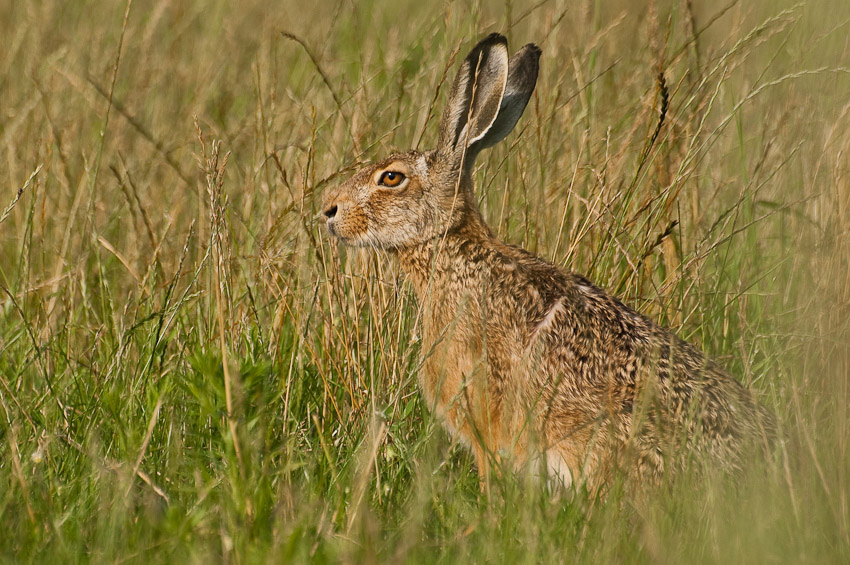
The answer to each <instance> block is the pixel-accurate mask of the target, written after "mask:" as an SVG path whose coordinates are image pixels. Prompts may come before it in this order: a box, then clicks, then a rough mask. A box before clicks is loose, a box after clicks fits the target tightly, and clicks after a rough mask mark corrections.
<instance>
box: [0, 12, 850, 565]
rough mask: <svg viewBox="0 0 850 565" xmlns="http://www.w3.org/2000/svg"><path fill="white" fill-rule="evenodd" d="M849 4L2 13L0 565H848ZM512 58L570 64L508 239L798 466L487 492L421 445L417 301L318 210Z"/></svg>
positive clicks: (516, 192)
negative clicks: (684, 345) (572, 279)
mask: <svg viewBox="0 0 850 565" xmlns="http://www.w3.org/2000/svg"><path fill="white" fill-rule="evenodd" d="M845 4H846V3H842V2H834V3H833V4H831V5H830V4H829V3H827V2H815V1H811V2H804V3H802V4H797V5H791V4H788V5H779V3H773V2H765V1H756V2H747V3H740V2H734V1H733V2H731V4H729V5H728V6H725V7H724V6H719V5H715V4H714V3H710V2H691V1H686V2H655V3H650V4H649V9H648V10H647V9H644V8H641V9H636V8H633V7H632V6H631V3H629V2H613V3H609V2H606V3H602V2H586V3H580V4H572V3H562V2H542V3H539V4H537V3H534V4H532V3H527V4H526V3H519V2H511V1H507V2H504V3H483V2H479V3H474V4H472V5H471V7H468V6H464V5H460V4H457V3H451V2H447V3H444V4H440V5H432V4H430V3H425V2H407V1H401V2H396V3H393V2H381V1H379V0H367V1H365V2H357V3H346V2H339V3H320V4H317V5H309V6H306V5H304V4H303V3H294V2H293V3H284V4H283V5H278V4H275V5H274V6H270V5H269V4H268V3H261V2H255V1H253V0H251V1H245V2H240V3H239V7H238V8H237V7H236V6H235V4H233V5H232V4H231V3H229V2H223V1H212V2H204V3H201V2H198V3H177V4H173V3H168V2H154V1H142V0H136V1H135V2H132V3H129V2H128V3H127V4H121V3H108V2H100V3H91V4H83V3H73V2H54V1H49V0H45V1H41V2H14V3H11V2H7V3H3V4H0V36H3V37H5V38H6V42H5V44H6V48H5V49H3V50H2V51H0V69H2V72H0V100H2V101H3V102H2V105H0V112H2V117H0V138H2V143H0V151H2V158H0V176H2V178H3V186H4V187H5V188H4V189H3V191H2V195H0V206H2V207H3V208H2V209H3V212H2V214H0V312H1V313H2V314H0V420H2V425H0V516H2V523H3V524H4V526H5V529H6V532H4V535H3V536H0V556H2V559H3V560H4V561H9V562H27V561H30V562H32V561H35V562H77V561H97V562H106V561H109V562H126V561H129V562H143V561H150V560H153V561H156V562H172V561H189V562H202V561H209V560H213V561H217V562H218V561H221V562H268V561H271V562H275V561H286V562H289V561H319V562H321V561H346V562H362V561H402V560H403V561H413V562H416V561H425V562H433V561H442V562H456V561H461V560H464V561H479V562H483V561H504V562H539V561H556V562H565V561H568V562H573V561H575V562H605V561H609V562H628V563H631V562H634V563H645V562H670V563H676V562H683V561H688V562H722V563H727V562H756V561H758V562H812V563H827V562H834V563H838V562H847V561H848V560H850V509H848V497H850V451H849V450H848V447H850V415H848V400H850V378H848V376H849V375H850V348H848V345H847V344H848V342H850V282H848V281H849V280H850V279H848V277H847V273H848V272H850V245H848V243H850V184H848V178H850V177H848V165H847V163H848V160H847V156H848V154H850V133H848V132H850V106H848V100H850V74H848V68H847V61H850V46H848V44H847V41H846V37H847V33H848V27H850V9H848V7H847V6H846V5H845ZM494 30H501V31H503V32H506V33H507V34H508V35H509V38H510V40H511V42H512V46H513V47H514V48H517V47H519V46H520V45H521V44H522V43H524V42H528V41H534V42H537V43H539V44H540V45H541V46H542V48H543V59H542V63H541V65H542V67H541V69H542V70H541V77H540V81H539V84H538V89H537V91H536V93H535V96H534V97H533V98H532V101H531V103H530V104H529V108H528V110H527V112H526V115H525V116H524V117H523V119H522V121H521V122H520V125H519V126H518V128H517V132H515V133H513V134H512V135H511V136H510V137H509V138H508V139H507V140H506V141H505V142H504V143H503V144H501V145H500V146H498V147H495V148H494V149H493V150H491V151H490V152H489V153H488V154H487V155H485V156H482V159H481V166H480V167H479V170H478V172H477V182H478V190H479V191H478V194H479V195H480V199H481V206H482V209H483V211H484V214H485V217H486V218H487V219H488V221H489V222H490V223H491V225H493V226H494V228H495V229H496V230H497V231H498V233H499V234H500V235H501V236H502V237H503V238H504V239H506V240H508V241H511V242H513V243H517V244H522V245H523V246H525V247H527V248H529V249H531V250H532V251H534V252H536V253H538V254H540V255H543V256H545V257H547V258H552V259H553V260H555V261H556V262H558V263H559V264H561V265H564V266H565V267H567V268H572V269H575V270H577V271H580V272H583V273H585V274H587V275H589V276H590V277H591V278H592V279H593V280H594V281H596V282H597V283H599V284H600V285H602V286H603V287H605V288H607V289H608V290H610V291H612V292H615V293H616V294H617V295H618V296H620V297H621V298H623V299H624V300H625V301H626V302H628V303H630V304H632V305H634V306H635V307H637V308H638V309H640V310H641V311H643V312H645V313H647V314H649V315H651V316H653V317H654V318H655V319H657V320H659V321H660V322H661V323H663V324H666V325H668V326H670V327H673V328H674V329H675V330H676V331H677V332H678V333H680V335H682V336H683V337H685V338H687V339H689V340H690V341H692V342H695V343H697V344H699V345H700V346H701V347H703V348H704V349H705V350H706V351H707V352H709V353H710V354H711V355H712V356H713V357H715V358H717V359H718V360H720V361H721V362H722V363H723V364H724V365H725V366H727V367H728V368H729V369H730V371H732V372H733V373H734V374H735V375H737V376H739V377H740V378H741V380H742V381H744V382H745V383H746V384H747V385H748V386H749V387H750V388H751V389H753V390H754V392H755V394H756V395H757V396H758V397H759V399H760V400H761V402H763V403H764V404H765V405H766V406H768V407H770V408H771V409H772V410H774V411H775V412H776V413H777V415H778V418H779V421H780V425H781V427H782V429H783V433H784V436H785V438H786V440H785V442H784V444H783V445H782V446H781V448H780V449H779V452H778V453H777V456H776V458H775V460H769V461H758V462H756V463H754V464H753V467H752V468H751V469H748V470H747V472H746V473H744V474H743V475H742V476H738V477H704V476H702V477H700V476H685V477H680V478H679V479H678V480H676V481H675V482H671V483H670V484H669V485H666V486H665V487H664V488H662V489H661V490H659V491H658V492H654V493H652V494H651V495H647V496H635V495H634V493H631V492H628V491H627V490H626V489H625V488H624V487H622V486H620V485H614V486H613V487H612V489H611V491H610V492H609V493H608V495H607V496H605V497H603V498H594V497H591V496H589V495H588V494H587V493H584V492H581V491H579V492H571V493H555V494H552V493H549V492H547V491H546V490H545V488H543V487H541V486H540V485H535V484H533V483H530V482H529V481H528V480H527V479H526V478H525V477H522V476H513V475H507V476H504V477H502V478H501V479H499V480H498V481H496V483H495V485H494V490H493V492H492V493H491V495H490V497H487V496H484V495H482V494H480V493H479V490H478V483H477V476H476V473H475V470H474V467H473V464H472V459H471V457H470V456H469V454H467V453H466V452H465V451H464V450H463V449H461V448H459V447H458V446H454V445H452V444H451V443H450V441H449V440H448V438H447V437H446V435H445V433H444V432H443V431H442V430H441V428H440V426H439V424H438V423H436V422H434V421H433V420H432V418H431V417H430V416H429V415H428V414H427V412H426V410H425V407H424V406H423V405H422V403H421V401H420V399H419V396H418V394H417V392H416V371H417V367H418V366H419V363H420V351H419V349H418V337H417V319H416V312H417V310H416V303H415V300H414V298H413V296H412V293H411V290H410V288H409V287H408V285H407V284H406V282H405V279H404V276H403V275H402V274H401V273H400V272H399V270H398V267H397V265H396V263H395V262H394V260H393V259H392V258H391V257H388V256H386V255H376V254H374V253H371V252H360V251H353V250H350V249H343V248H337V247H336V245H335V244H334V243H333V242H332V241H330V240H329V238H328V236H327V234H326V233H325V232H324V231H323V230H322V226H321V225H320V223H319V222H317V219H316V215H317V212H318V206H319V203H320V199H321V192H322V191H323V190H324V189H325V188H327V187H329V186H333V185H334V184H335V183H336V182H339V181H340V180H341V179H342V178H344V177H345V176H346V175H347V174H349V173H350V170H351V168H352V167H355V166H356V164H357V163H358V162H359V161H363V160H366V159H369V158H377V157H380V156H381V155H382V154H384V153H386V152H387V151H389V150H390V149H391V148H392V147H395V146H398V147H402V148H405V147H410V146H413V145H417V144H421V146H423V147H427V146H428V145H429V144H431V143H433V142H434V140H435V138H436V123H435V122H436V119H437V118H438V117H439V112H440V111H441V108H442V107H441V105H440V104H441V103H442V101H443V100H444V99H445V96H446V85H445V83H444V77H445V72H446V61H448V60H449V58H450V56H451V54H452V53H453V52H454V51H455V50H456V49H457V48H460V49H461V51H463V50H464V49H467V48H468V47H469V46H470V45H471V43H472V42H473V41H474V40H475V39H477V38H478V37H480V36H482V35H484V34H485V33H487V32H489V31H494ZM283 32H286V33H287V34H289V35H286V34H284V33H283ZM461 55H462V52H461ZM454 69H455V67H451V68H450V69H449V71H448V72H449V73H452V72H453V71H454ZM659 70H663V77H664V84H665V87H664V88H663V89H662V87H661V83H660V81H659V79H658V74H659ZM439 84H442V85H443V88H441V89H440V91H439V93H438V95H437V97H436V98H435V94H434V89H435V87H436V85H439ZM664 90H666V92H667V97H668V99H669V107H668V108H667V109H666V112H665V114H666V115H665V117H664V120H663V123H661V125H660V127H659V115H660V110H661V105H662V99H663V98H664V96H663V92H664ZM656 131H657V133H656ZM653 137H654V140H653ZM339 171H342V172H339ZM7 203H8V207H7Z"/></svg>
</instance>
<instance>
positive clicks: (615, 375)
mask: <svg viewBox="0 0 850 565" xmlns="http://www.w3.org/2000/svg"><path fill="white" fill-rule="evenodd" d="M539 58H540V50H539V49H538V48H537V47H536V46H535V45H531V44H530V45H526V46H525V47H523V48H522V49H520V50H519V51H518V52H517V53H516V54H514V55H513V56H512V57H509V56H508V48H507V41H506V40H505V38H504V37H502V36H501V35H498V34H492V35H490V36H488V37H486V38H485V39H483V40H482V41H481V42H479V43H478V44H477V45H476V46H475V47H474V48H473V49H472V51H471V52H470V53H469V55H468V56H467V57H466V59H465V60H464V61H463V64H462V65H461V68H460V70H459V72H458V75H457V78H456V79H455V81H454V84H453V86H452V90H451V94H450V96H449V102H448V106H447V107H446V109H445V111H444V112H443V117H442V122H441V124H440V136H439V142H438V145H437V148H436V149H434V150H431V151H425V152H419V151H410V152H408V153H399V154H394V155H390V156H389V157H387V158H386V159H384V160H383V161H381V162H379V163H377V164H374V165H372V166H369V167H367V168H365V169H363V170H361V171H360V172H358V173H357V174H355V175H354V177H352V178H351V179H350V180H348V181H347V182H345V183H344V184H342V185H341V186H339V187H337V188H334V189H333V190H330V191H329V192H328V193H327V194H326V195H325V199H324V205H323V212H324V216H325V217H326V219H327V227H328V230H329V231H330V233H331V234H333V235H334V236H336V237H338V238H339V239H340V240H342V241H343V242H345V243H346V244H349V245H354V246H371V247H379V248H383V249H387V250H391V251H393V252H395V254H396V255H397V256H398V258H399V261H400V263H401V266H402V268H403V270H404V271H405V272H406V273H407V275H408V277H409V279H410V281H411V283H412V284H413V288H414V289H415V292H416V295H417V298H418V299H419V301H420V303H421V307H422V311H423V322H422V324H423V328H422V335H423V343H422V352H423V354H424V355H426V357H425V359H424V360H423V366H422V370H421V373H420V384H421V386H422V392H423V394H424V396H425V400H426V402H427V404H428V406H429V407H430V408H431V409H432V410H433V411H434V412H435V413H436V414H437V416H438V418H440V420H441V421H442V422H443V423H444V425H445V427H446V428H447V429H448V430H449V432H450V433H452V434H456V435H457V436H458V437H459V439H460V440H461V441H462V442H463V443H464V444H466V445H467V446H468V447H470V448H471V449H473V451H474V453H475V456H476V462H477V465H478V470H479V473H481V475H482V477H485V478H486V476H487V473H488V469H489V466H490V464H491V463H492V461H493V460H494V458H496V457H504V456H506V455H507V456H509V459H508V460H509V461H510V462H511V463H510V464H511V465H512V466H516V467H519V466H524V465H528V466H530V467H531V468H532V469H534V470H536V471H537V472H545V473H546V474H547V475H548V476H549V477H553V478H556V479H558V480H560V481H562V482H564V483H566V484H570V483H571V482H573V481H576V480H582V481H590V482H591V483H592V484H603V483H604V482H605V479H606V478H607V476H608V475H609V472H610V471H611V469H612V468H614V467H616V466H619V465H624V466H626V469H627V470H628V471H629V472H630V473H632V474H634V476H637V477H641V478H649V479H652V478H657V477H659V476H660V475H661V474H662V473H663V472H664V470H665V469H674V468H678V467H681V466H682V465H683V464H684V463H685V459H686V454H705V455H706V456H707V459H708V460H709V461H711V463H712V464H719V465H722V466H726V467H733V468H734V467H737V466H739V465H740V464H741V459H742V456H743V454H744V452H745V450H746V448H747V446H748V445H753V444H759V443H764V442H767V441H769V438H770V437H771V436H772V435H773V433H774V431H773V427H774V424H773V418H772V416H771V415H770V414H769V413H768V412H767V411H766V410H765V409H764V408H762V407H761V406H760V405H759V404H758V403H757V402H756V401H755V400H754V399H753V398H752V396H751V395H750V394H749V393H748V392H747V391H746V390H745V389H744V388H743V387H742V386H741V385H740V384H739V383H738V382H737V381H736V380H735V379H734V378H732V377H731V376H729V375H728V374H727V373H726V372H725V371H724V370H723V369H721V368H720V367H719V366H718V365H716V364H715V363H714V362H712V361H711V360H709V359H707V358H706V357H705V356H704V355H703V353H702V352H700V351H699V350H698V349H697V348H696V347H694V346H692V345H690V344H689V343H686V342H684V341H682V340H681V339H679V338H677V337H676V336H674V335H673V334H671V333H670V332H669V331H668V330H666V329H664V328H661V327H659V326H657V325H656V324H654V323H653V322H652V321H650V320H649V319H648V318H646V317H645V316H642V315H641V314H638V313H637V312H635V311H634V310H632V309H631V308H629V307H628V306H625V305H624V304H622V303H621V302H620V301H618V300H617V299H615V298H612V297H611V296H609V295H608V294H606V293H605V292H604V291H602V290H601V289H599V288H598V287H596V286H595V285H593V284H592V283H590V282H589V281H588V280H587V279H585V278H584V277H582V276H580V275H578V274H574V273H570V272H564V271H562V270H561V269H559V268H558V267H556V266H554V265H552V264H551V263H549V262H547V261H545V260H543V259H540V258H538V257H535V256H534V255H532V254H530V253H529V252H527V251H525V250H523V249H521V248H519V247H516V246H513V245H509V244H506V243H503V242H502V241H499V240H498V239H497V238H496V237H495V235H494V234H493V232H492V231H491V230H490V229H489V228H488V227H487V225H486V224H485V222H484V220H483V218H482V217H481V214H480V213H479V211H478V206H477V204H476V199H475V195H474V192H473V184H472V175H471V171H472V167H473V163H474V162H475V158H476V156H477V155H478V153H479V152H480V151H481V150H482V149H484V148H486V147H489V146H491V145H493V144H495V143H497V142H499V141H500V140H502V139H503V138H504V137H505V136H506V135H507V134H508V133H510V131H511V130H512V129H513V127H514V126H515V125H516V123H517V121H518V120H519V118H520V116H521V115H522V113H523V110H524V109H525V106H526V104H527V103H528V100H529V98H530V97H531V94H532V92H533V91H534V86H535V83H536V82H537V71H538V60H539Z"/></svg>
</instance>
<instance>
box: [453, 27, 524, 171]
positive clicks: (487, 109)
mask: <svg viewBox="0 0 850 565" xmlns="http://www.w3.org/2000/svg"><path fill="white" fill-rule="evenodd" d="M507 81H508V42H507V40H506V39H505V38H504V36H502V35H499V34H498V33H492V34H490V35H488V36H487V37H485V38H484V39H482V40H481V41H479V42H478V44H477V45H476V46H475V47H473V48H472V51H470V53H469V55H467V56H466V59H464V61H463V64H462V65H461V67H460V70H459V71H458V73H457V77H456V78H455V81H454V85H453V86H452V91H451V94H450V95H449V102H448V105H447V106H446V109H445V111H444V112H443V119H442V122H441V123H440V141H439V145H438V146H437V151H438V152H439V154H440V155H441V156H442V157H443V158H447V159H450V160H452V161H456V162H454V163H453V164H455V165H459V164H460V161H461V160H462V159H464V157H463V155H464V148H465V147H468V148H472V147H474V146H475V144H476V142H478V141H480V140H481V139H482V138H483V137H484V136H485V135H486V134H487V132H488V130H490V128H491V127H492V126H493V123H494V122H495V121H496V117H497V116H498V114H499V107H500V106H501V104H502V98H503V95H504V93H505V85H506V84H507ZM470 157H471V159H470ZM474 160H475V154H474V153H472V152H470V151H468V149H467V151H466V158H465V162H466V163H469V165H467V166H465V167H464V168H467V167H468V166H471V162H472V161H474Z"/></svg>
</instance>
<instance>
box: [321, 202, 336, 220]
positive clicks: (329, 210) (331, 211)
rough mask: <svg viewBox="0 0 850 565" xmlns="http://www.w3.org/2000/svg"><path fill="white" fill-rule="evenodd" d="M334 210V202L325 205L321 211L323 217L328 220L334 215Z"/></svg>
mask: <svg viewBox="0 0 850 565" xmlns="http://www.w3.org/2000/svg"><path fill="white" fill-rule="evenodd" d="M336 211H337V206H336V204H329V205H328V206H326V207H325V209H324V210H322V213H323V214H324V215H325V218H327V219H329V220H330V219H331V218H333V217H334V216H336Z"/></svg>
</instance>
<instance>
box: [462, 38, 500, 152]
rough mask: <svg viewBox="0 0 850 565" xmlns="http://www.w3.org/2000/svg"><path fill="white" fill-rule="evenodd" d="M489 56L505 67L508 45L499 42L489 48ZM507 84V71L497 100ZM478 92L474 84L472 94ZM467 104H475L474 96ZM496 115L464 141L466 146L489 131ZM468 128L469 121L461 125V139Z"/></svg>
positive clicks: (497, 115) (471, 105) (482, 137)
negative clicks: (485, 125)
mask: <svg viewBox="0 0 850 565" xmlns="http://www.w3.org/2000/svg"><path fill="white" fill-rule="evenodd" d="M489 56H490V57H495V58H496V61H495V62H496V64H498V65H500V66H504V68H505V69H507V68H508V47H507V45H504V44H500V45H498V46H495V47H494V48H493V49H491V50H490V54H489ZM507 86H508V81H507V73H506V74H505V82H504V84H503V85H502V88H501V92H500V93H499V100H500V101H501V100H503V99H504V97H505V89H506V88H507ZM478 92H479V89H478V85H475V89H474V94H477V93H478ZM500 105H501V103H500ZM469 106H470V108H473V107H474V106H475V99H474V98H473V100H471V101H470V105H469ZM474 117H475V116H470V118H474ZM498 117H499V114H498V112H496V113H495V114H493V118H492V119H491V120H490V123H489V124H487V127H486V128H484V130H483V131H482V132H481V133H479V134H478V135H476V136H475V137H473V138H472V139H470V140H468V141H467V143H466V146H467V147H469V146H470V145H472V144H473V143H475V142H477V141H480V140H482V139H484V137H485V136H486V135H487V132H489V131H490V128H492V127H493V124H495V123H496V118H498ZM468 128H469V122H467V123H466V125H465V126H464V127H463V131H462V132H461V135H462V136H463V137H462V138H461V139H464V138H465V137H466V132H467V131H468Z"/></svg>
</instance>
